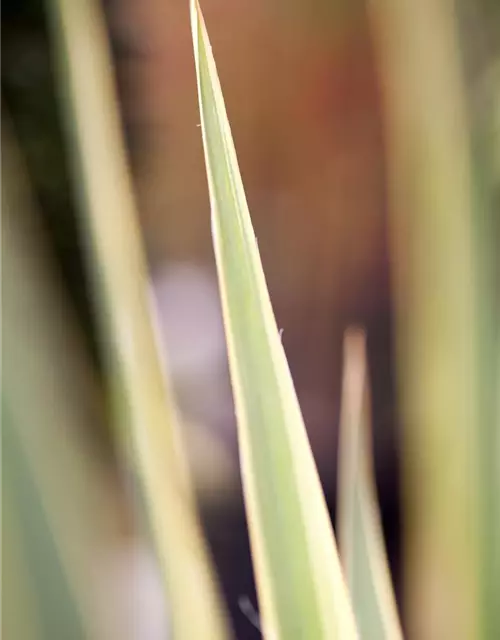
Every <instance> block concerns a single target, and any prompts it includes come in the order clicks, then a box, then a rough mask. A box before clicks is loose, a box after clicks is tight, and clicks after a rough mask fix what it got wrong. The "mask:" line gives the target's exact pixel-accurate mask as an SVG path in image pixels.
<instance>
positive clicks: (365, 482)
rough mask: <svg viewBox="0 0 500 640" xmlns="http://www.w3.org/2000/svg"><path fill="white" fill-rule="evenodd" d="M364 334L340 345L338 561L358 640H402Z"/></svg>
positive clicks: (356, 334)
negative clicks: (375, 461)
mask: <svg viewBox="0 0 500 640" xmlns="http://www.w3.org/2000/svg"><path fill="white" fill-rule="evenodd" d="M368 411H369V397H368V380H367V367H366V346H365V336H364V333H362V332H361V331H358V330H354V329H351V330H349V331H348V332H346V336H345V340H344V381H343V391H342V416H341V422H340V433H339V454H338V455H339V482H338V487H339V494H338V501H337V505H338V507H337V514H338V515H337V522H338V532H339V534H338V535H339V546H340V557H341V560H342V564H343V566H344V573H345V576H346V581H347V584H348V587H349V591H350V593H351V598H352V602H353V608H354V614H355V616H356V622H357V625H358V630H359V634H360V637H361V638H367V639H369V640H377V639H380V640H382V639H387V638H391V639H394V640H397V639H401V638H402V633H401V628H400V624H399V620H398V614H397V609H396V603H395V599H394V593H393V589H392V583H391V576H390V569H389V564H388V560H387V556H386V551H385V545H384V536H383V531H382V525H381V521H380V513H379V510H378V504H377V497H376V487H375V480H374V477H373V468H372V462H371V461H372V458H371V456H372V448H371V432H370V421H369V415H368Z"/></svg>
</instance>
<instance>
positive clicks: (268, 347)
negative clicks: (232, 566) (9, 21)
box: [191, 2, 356, 638]
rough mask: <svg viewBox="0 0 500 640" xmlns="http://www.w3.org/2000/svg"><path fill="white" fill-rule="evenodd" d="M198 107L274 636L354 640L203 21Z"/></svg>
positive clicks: (197, 19)
mask: <svg viewBox="0 0 500 640" xmlns="http://www.w3.org/2000/svg"><path fill="white" fill-rule="evenodd" d="M191 22H192V29H193V43H194V50H195V62H196V70H197V80H198V90H199V98H200V113H201V124H202V133H203V140H204V149H205V159H206V165H207V174H208V183H209V192H210V201H211V209H212V218H211V221H212V234H213V239H214V248H215V255H216V262H217V269H218V275H219V284H220V289H221V296H222V306H223V315H224V323H225V328H226V336H227V343H228V350H229V363H230V370H231V380H232V385H233V391H234V396H235V404H236V411H237V417H238V429H239V442H240V453H241V465H242V474H243V483H244V491H245V501H246V508H247V513H248V516H249V526H250V536H251V542H252V552H253V557H254V562H255V564H256V573H257V584H258V591H259V601H260V605H261V616H262V619H263V628H264V632H265V636H266V638H292V637H303V638H306V637H307V638H337V637H342V638H353V637H356V631H355V625H354V619H353V616H352V612H351V609H350V605H349V602H348V597H347V592H346V590H345V585H344V583H343V579H342V576H341V571H340V565H339V561H338V556H337V551H336V547H335V540H334V537H333V532H332V528H331V523H330V519H329V515H328V512H327V509H326V504H325V501H324V497H323V493H322V490H321V485H320V481H319V478H318V475H317V471H316V468H315V465H314V460H313V456H312V452H311V449H310V445H309V442H308V439H307V434H306V431H305V427H304V423H303V420H302V416H301V413H300V408H299V405H298V401H297V397H296V394H295V390H294V387H293V383H292V379H291V376H290V372H289V369H288V365H287V362H286V358H285V354H284V351H283V347H282V344H281V340H280V337H279V333H278V329H277V326H276V322H275V319H274V315H273V312H272V307H271V302H270V299H269V294H268V291H267V287H266V283H265V278H264V274H263V271H262V265H261V262H260V257H259V252H258V248H257V242H256V239H255V235H254V232H253V228H252V224H251V220H250V214H249V211H248V207H247V203H246V199H245V195H244V190H243V185H242V181H241V177H240V174H239V170H238V163H237V159H236V152H235V149H234V145H233V141H232V137H231V132H230V128H229V123H228V120H227V115H226V111H225V106H224V102H223V97H222V92H221V88H220V84H219V80H218V77H217V72H216V68H215V62H214V60H213V57H212V53H211V47H210V44H209V41H208V36H207V33H206V29H205V25H204V22H203V18H202V16H201V13H200V10H199V7H198V5H197V4H196V3H195V2H192V3H191Z"/></svg>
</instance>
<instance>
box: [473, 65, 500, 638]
mask: <svg viewBox="0 0 500 640" xmlns="http://www.w3.org/2000/svg"><path fill="white" fill-rule="evenodd" d="M498 87H500V66H497V68H496V69H495V68H493V69H491V70H490V72H489V73H486V74H484V76H483V77H482V82H481V92H479V91H477V89H476V92H477V93H476V94H475V95H474V96H472V97H473V98H475V102H476V109H475V110H474V111H473V117H472V149H473V155H472V159H473V178H474V180H473V186H474V196H475V215H474V221H473V222H474V224H473V234H474V235H473V240H474V249H475V266H476V271H477V275H476V282H475V286H476V295H477V299H478V313H477V328H476V340H477V349H478V354H477V362H478V399H479V416H480V418H479V425H480V428H479V429H478V440H479V455H480V461H481V464H480V469H479V474H480V475H479V480H480V496H479V499H480V505H481V555H482V563H481V568H482V572H481V573H482V576H481V586H482V598H483V618H484V620H483V624H484V637H485V638H497V637H500V610H499V608H498V601H499V598H500V543H499V541H500V500H499V495H500V448H499V447H500V414H498V406H497V403H498V396H499V394H500V386H499V384H500V379H499V378H498V373H497V362H496V358H495V355H494V354H495V353H498V351H499V348H500V259H499V256H500V215H499V214H500V189H499V187H500V181H499V176H498V175H495V171H497V170H498V168H497V166H495V165H496V163H497V162H498V156H497V157H495V156H496V155H497V154H498V153H499V151H500V144H499V141H500V138H499V137H498V136H499V134H500V126H499V125H500V120H498V122H497V123H495V117H497V118H498V117H499V116H500V109H499V108H500V102H499V101H498V96H497V95H495V93H496V92H498ZM478 98H479V99H478ZM495 109H497V110H498V113H495ZM495 125H496V127H499V128H498V130H497V131H495Z"/></svg>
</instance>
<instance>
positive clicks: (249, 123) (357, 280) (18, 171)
mask: <svg viewBox="0 0 500 640" xmlns="http://www.w3.org/2000/svg"><path fill="white" fill-rule="evenodd" d="M450 5H451V3H450ZM455 5H456V11H457V16H456V17H457V23H458V24H459V25H460V29H461V38H462V39H461V42H463V47H462V50H461V54H462V59H463V62H464V78H465V80H464V82H465V91H466V95H467V105H468V107H469V109H470V113H471V114H472V116H471V121H473V122H475V121H476V120H478V121H479V122H483V120H482V118H483V114H484V113H485V111H484V110H485V109H490V107H489V104H490V103H489V102H488V100H489V99H490V98H489V96H490V88H489V87H490V85H489V84H488V81H487V80H488V79H489V78H490V79H491V87H493V86H496V91H497V92H498V86H499V85H498V78H499V75H498V64H499V62H500V57H499V55H500V38H499V33H500V29H499V23H500V14H499V6H498V3H496V2H495V1H494V0H480V1H475V2H474V1H472V0H460V1H459V2H456V3H455ZM102 8H103V10H104V14H105V18H106V23H107V28H108V31H109V38H110V42H111V47H112V52H113V60H114V69H115V72H116V86H117V90H118V95H119V99H120V109H121V114H122V124H123V131H124V135H125V138H126V143H127V147H128V151H129V158H130V163H131V166H132V171H133V177H134V182H135V187H136V197H137V202H138V210H139V215H140V226H141V230H142V234H143V238H144V244H145V249H146V253H147V258H148V264H149V274H150V276H149V277H150V286H151V292H152V294H153V298H154V300H155V302H156V305H157V307H156V308H157V310H158V318H159V328H160V336H161V342H162V345H163V348H164V349H165V353H166V354H167V356H166V357H167V358H168V366H169V370H170V373H171V376H172V380H173V383H174V387H175V392H176V397H177V399H178V402H179V405H180V409H181V412H182V415H183V418H184V420H183V428H184V430H185V432H186V433H185V437H186V441H187V443H188V454H189V458H190V464H191V469H192V472H193V475H194V478H195V485H196V492H197V496H198V500H199V505H200V509H201V513H202V520H203V526H204V529H205V531H206V534H207V536H208V541H209V545H210V549H211V551H212V554H213V557H214V561H215V565H216V567H217V570H218V574H219V577H220V580H221V584H222V587H223V591H224V595H225V598H226V600H227V603H228V608H229V610H230V613H231V617H232V621H233V625H234V629H235V634H236V637H237V638H238V639H240V638H241V639H247V638H248V639H251V638H254V637H260V633H259V631H258V630H257V629H256V628H255V627H254V626H253V625H252V623H251V621H250V620H249V618H248V615H246V614H245V612H244V611H243V610H242V607H241V600H242V598H247V599H249V600H250V602H251V603H253V605H254V606H255V607H256V606H257V603H256V595H255V587H254V583H253V575H252V566H251V558H250V550H249V543H248V537H247V530H246V523H245V514H244V507H243V502H242V495H241V485H240V478H239V469H238V453H237V435H236V424H235V417H234V409H233V404H232V396H231V389H230V382H229V372H228V367H227V361H226V352H225V341H224V333H223V326H222V318H221V311H220V303H219V296H218V288H217V280H216V273H215V263H214V256H213V249H212V242H211V235H210V215H209V214H210V212H209V202H208V194H207V184H206V176H205V168H204V162H203V152H202V144H201V135H200V129H199V113H198V103H197V98H196V85H195V74H194V62H193V54H192V40H191V32H190V25H189V11H188V2H185V1H182V2H181V1H179V0H147V1H144V0H104V1H103V3H102ZM202 8H203V11H204V14H205V17H206V21H207V27H208V30H209V34H210V38H211V42H212V45H213V50H214V55H215V58H216V62H217V66H218V71H219V75H220V78H221V83H222V87H223V91H224V97H225V100H226V105H227V109H228V114H229V118H230V121H231V127H232V132H233V136H234V140H235V145H236V149H237V153H238V159H239V163H240V169H241V172H242V177H243V182H244V185H245V189H246V194H247V199H248V202H249V208H250V211H251V214H252V220H253V224H254V227H255V231H256V235H257V238H258V242H259V249H260V252H261V257H262V261H263V266H264V270H265V273H266V278H267V283H268V286H269V289H270V294H271V300H272V303H273V307H274V311H275V314H276V317H277V322H278V325H279V327H280V328H281V329H282V331H283V336H282V337H283V343H284V347H285V351H286V354H287V357H288V360H289V364H290V368H291V371H292V376H293V379H294V382H295V386H296V390H297V393H298V397H299V401H300V404H301V407H302V411H303V414H304V418H305V422H306V426H307V429H308V433H309V437H310V440H311V444H312V448H313V451H314V454H315V458H316V461H317V464H318V467H319V471H320V476H321V480H322V482H323V486H324V490H325V494H326V497H327V501H328V505H329V508H330V510H331V513H332V517H333V515H334V513H335V492H336V471H337V464H336V448H337V430H338V422H339V411H340V387H341V373H342V362H341V359H342V340H343V334H344V331H345V329H346V327H347V326H349V325H351V324H360V325H363V326H364V327H365V328H366V332H367V340H368V343H367V344H368V358H369V370H370V381H371V396H372V417H373V430H374V454H375V469H376V479H377V487H378V494H379V500H380V507H381V513H382V520H383V526H384V532H385V536H386V543H387V547H388V555H389V560H390V565H391V570H392V574H393V580H394V584H395V590H396V596H397V599H398V604H399V606H400V613H401V615H402V616H403V624H405V611H404V607H403V577H404V576H403V562H402V539H403V527H402V515H401V514H402V506H401V502H402V498H401V496H402V489H401V487H402V480H401V407H400V402H399V401H398V397H399V396H398V395H397V388H396V375H397V370H396V354H395V346H396V338H395V333H394V331H395V329H394V323H395V320H394V318H395V300H394V295H393V292H394V286H393V285H394V282H393V280H394V273H395V272H396V271H397V270H398V262H397V259H396V254H395V253H394V252H393V251H392V250H391V244H390V230H389V225H390V214H389V199H388V188H387V184H388V169H387V150H386V143H385V140H386V137H385V130H384V127H385V122H386V120H385V118H384V114H383V97H382V85H383V83H384V77H383V75H381V70H380V65H379V61H378V57H377V54H376V50H375V49H376V42H375V41H374V38H373V32H372V28H371V25H370V20H369V12H368V8H367V6H366V3H365V2H364V1H363V0H354V1H352V0H351V2H347V1H345V0H292V1H291V2H288V3H285V2H283V1H282V0H254V1H253V2H249V1H248V0H239V1H238V2H234V1H233V2H229V1H227V0H205V2H203V6H202ZM46 14H47V11H46V7H45V5H44V3H43V2H42V1H41V0H4V2H3V3H2V27H1V28H2V131H3V133H2V146H3V150H2V151H3V153H2V181H3V182H4V184H5V185H6V186H3V188H2V190H3V191H4V190H6V189H7V188H10V192H11V200H12V201H14V202H16V203H18V201H22V202H21V204H23V202H24V198H26V197H27V196H26V192H29V193H31V196H30V197H29V201H30V204H29V207H32V208H33V210H34V211H35V214H34V215H33V216H32V218H30V219H28V216H25V217H23V216H22V215H21V214H19V215H18V209H19V207H17V208H16V211H15V214H14V212H13V214H12V216H11V217H12V220H13V222H12V225H11V227H12V233H14V232H15V233H17V236H16V237H17V238H18V240H17V241H15V240H14V239H12V244H11V245H10V246H11V247H13V246H18V247H19V251H20V253H19V255H21V256H22V255H26V254H27V253H29V254H30V256H31V257H30V259H32V260H33V265H32V272H31V273H35V274H37V277H39V278H41V277H42V266H40V265H42V264H43V265H47V266H46V269H47V273H49V274H50V276H47V277H48V278H49V279H50V281H51V283H52V282H53V283H54V285H53V288H54V291H57V292H56V293H54V294H53V297H51V296H52V293H50V294H49V293H47V294H46V296H45V297H44V296H43V295H42V291H44V289H43V288H42V285H41V284H40V285H39V286H38V287H37V286H34V294H33V295H34V296H35V297H36V296H38V298H37V299H38V300H39V303H38V304H39V305H41V306H42V307H44V306H46V307H47V313H46V318H47V322H48V323H52V325H51V326H52V331H53V332H55V333H56V334H59V337H60V335H61V334H62V333H64V335H66V332H68V334H69V333H71V338H69V337H68V338H67V340H74V341H75V343H77V344H78V348H77V349H76V348H75V349H76V350H77V351H78V354H79V360H78V365H75V367H76V366H77V368H78V370H79V372H81V371H83V372H84V373H79V374H78V376H75V380H74V381H73V382H72V383H71V382H70V384H72V385H73V387H72V391H71V393H72V394H74V401H75V403H76V405H77V406H79V407H80V411H79V417H78V420H77V421H76V423H77V424H75V429H77V430H78V434H79V435H78V438H80V439H81V445H80V446H81V448H80V449H78V450H77V449H75V451H74V452H73V453H74V455H75V456H76V458H78V459H79V458H80V457H81V456H87V457H88V458H89V459H91V460H92V465H93V466H94V467H96V468H95V469H94V471H93V473H94V474H95V475H96V477H97V476H98V477H99V478H100V479H101V480H100V484H99V487H100V488H96V491H95V493H96V496H95V500H96V504H98V506H95V507H94V506H91V505H88V508H89V509H90V513H93V514H94V516H95V518H96V522H97V519H98V518H100V520H99V522H98V525H99V526H101V525H102V526H101V529H102V531H104V532H105V535H103V536H100V537H99V538H98V539H97V537H96V540H97V542H96V545H95V547H94V548H93V553H92V554H91V556H92V557H89V559H88V563H89V567H91V569H89V570H90V574H91V577H90V578H89V580H92V581H95V582H92V584H95V585H96V586H95V593H94V595H96V594H105V595H102V597H101V595H99V596H98V597H96V599H97V600H101V605H102V604H103V602H102V601H103V599H105V600H107V605H106V607H105V609H106V611H104V610H103V611H102V629H104V631H103V630H102V629H101V631H100V632H99V633H100V634H101V636H100V637H113V638H139V637H140V638H151V640H157V639H158V640H159V639H160V638H166V637H168V611H167V610H166V608H165V605H164V598H163V595H162V591H161V582H160V578H159V575H158V569H157V567H156V564H155V560H154V555H153V553H152V551H151V550H150V547H149V545H148V540H147V536H145V535H144V533H143V529H144V527H143V524H142V521H141V515H140V509H138V505H137V500H136V495H135V482H134V479H133V477H132V475H133V474H131V472H130V469H129V468H128V467H127V465H126V464H125V463H124V461H123V459H122V458H121V457H120V455H119V454H118V452H117V450H116V447H115V440H114V438H113V426H112V425H111V424H110V421H109V418H108V417H107V416H108V402H109V400H108V398H107V392H106V381H105V379H104V374H103V369H102V361H101V360H102V359H101V356H100V348H99V339H98V337H97V332H96V323H95V317H94V316H95V314H94V311H93V299H92V291H91V287H90V285H89V280H88V278H87V275H86V266H85V247H84V246H83V244H82V240H81V234H80V232H79V228H78V220H77V213H76V203H77V198H78V195H77V194H75V192H74V189H73V187H72V184H71V182H70V178H69V175H70V161H69V158H68V152H67V147H66V145H65V142H64V134H63V127H62V123H61V109H60V105H59V101H60V99H61V90H60V87H58V86H57V79H56V75H55V60H54V52H53V48H52V46H51V44H50V39H49V33H48V29H47V15H46ZM495 69H496V71H495ZM492 70H493V71H492ZM495 83H496V84H495ZM491 91H493V90H491ZM488 113H489V111H488ZM484 117H486V116H484ZM471 127H472V125H471ZM4 132H5V133H4ZM14 140H15V143H14V142H13V141H14ZM9 145H10V146H9ZM11 149H14V150H13V151H11ZM10 158H15V161H13V162H12V163H11V161H10ZM7 161H9V166H8V167H7V166H5V169H4V165H6V163H7ZM497 162H498V159H497ZM11 165H12V166H11ZM4 170H5V174H4ZM20 175H21V176H23V177H22V180H24V181H25V183H26V185H27V184H28V183H29V185H30V186H29V187H23V186H22V185H23V184H24V183H23V182H19V180H21V178H19V176H20ZM5 176H7V178H6V177H5ZM9 176H10V181H8V180H9ZM496 177H497V179H498V178H499V177H500V166H499V165H498V164H497V173H496ZM7 181H8V182H7ZM498 184H499V183H498V182H496V189H497V190H496V192H495V198H496V200H494V202H495V203H496V209H495V211H496V214H498V211H499V210H498V203H499V200H498ZM11 185H14V186H11ZM15 185H17V187H16V186H15ZM19 185H21V186H19ZM16 189H17V190H16ZM19 193H21V195H19ZM6 197H7V196H6ZM9 202H11V201H9ZM23 206H24V205H23ZM2 208H3V209H4V211H5V210H6V205H5V203H3V207H2ZM11 208H13V207H11ZM5 215H6V214H5ZM3 217H4V215H3ZM496 219H497V220H498V215H496ZM2 225H3V226H4V222H2ZM496 228H497V229H498V226H497V227H496ZM116 233H117V234H119V233H120V229H117V230H116ZM7 240H9V242H10V235H8V234H7V239H6V240H5V242H7ZM3 242H4V241H3ZM15 242H18V244H17V245H15ZM496 247H497V248H498V240H497V242H496ZM13 252H14V251H13V249H12V253H13ZM2 253H3V259H4V260H6V257H5V256H6V255H7V253H6V251H5V250H4V249H3V250H2ZM39 255H40V256H41V255H43V256H44V257H43V261H41V262H39V261H38V260H39ZM40 260H42V259H41V258H40ZM20 268H21V267H20ZM43 268H44V269H45V266H44V267H43ZM5 270H6V271H7V276H6V278H8V277H9V275H12V277H14V275H15V274H17V278H18V280H16V281H15V282H12V281H11V282H10V283H6V284H4V287H5V288H6V289H8V291H12V296H13V298H12V300H14V299H16V300H17V298H18V297H19V291H20V290H23V289H24V288H25V287H27V285H25V280H24V279H23V280H19V278H22V277H23V276H22V273H23V272H22V271H20V270H19V271H15V272H14V271H9V268H8V267H7V266H6V267H5V268H4V271H5ZM26 277H28V276H26ZM3 279H4V277H3ZM50 286H51V287H52V284H51V285H50ZM51 291H52V289H51ZM5 295H7V294H5ZM16 296H17V297H16ZM34 299H35V298H34ZM51 301H53V302H51ZM6 304H7V303H6ZM26 304H27V303H26ZM33 304H35V302H34V303H33ZM19 305H20V306H19V310H18V312H19V313H20V314H21V315H22V317H23V318H24V319H25V320H26V316H25V315H23V311H22V309H23V307H22V303H21V302H20V303H19ZM14 306H15V305H14V303H13V306H12V308H14ZM40 308H41V307H39V306H34V307H32V309H33V311H32V314H33V315H32V316H31V324H30V325H29V326H28V325H27V327H26V331H27V333H26V335H27V336H29V337H30V340H31V342H30V343H29V344H30V348H31V360H29V358H28V360H27V361H26V362H27V363H28V364H27V366H29V367H31V368H30V371H31V372H33V370H34V368H36V366H42V365H41V364H40V362H39V360H40V359H41V357H42V356H41V355H40V354H42V353H43V350H44V347H42V346H41V345H40V342H41V341H43V335H44V334H43V331H42V329H41V323H42V322H43V318H44V317H45V316H43V314H42V312H41V311H39V309H40ZM16 309H17V307H16ZM27 309H28V307H27V306H25V307H24V314H26V310H27ZM28 315H29V314H28ZM16 317H18V316H15V315H14V312H13V315H12V318H13V320H12V325H10V326H16V327H19V325H18V324H17V323H16V320H15V318H16ZM6 326H7V327H8V326H9V325H8V324H7V323H6ZM70 326H71V329H70V328H69V327H70ZM6 331H7V329H5V330H4V333H3V336H4V338H3V340H4V349H6V350H7V352H8V353H10V352H9V351H8V344H9V341H11V340H21V342H22V341H23V340H24V338H20V337H19V336H18V337H15V336H14V334H13V333H12V334H7V333H6ZM49 332H50V331H49ZM56 337H57V336H56ZM23 344H24V345H25V346H26V344H27V343H24V342H23ZM71 344H73V342H71ZM75 352H76V351H75ZM33 354H35V355H33ZM12 357H14V356H12ZM27 357H28V356H27ZM57 357H58V358H59V359H61V360H62V361H61V364H60V365H59V364H57V365H56V364H55V361H54V360H52V359H51V358H50V356H49V360H51V366H53V367H56V368H57V369H58V373H57V374H56V373H55V374H54V375H55V376H56V377H57V375H61V371H66V368H67V369H68V370H73V369H74V367H73V364H72V363H71V362H69V356H67V357H65V352H64V349H63V350H62V352H61V351H60V350H59V353H58V356H57ZM35 361H36V362H35ZM4 362H5V368H7V367H9V366H10V363H9V362H6V361H5V358H4ZM30 363H31V364H30ZM37 363H38V364H37ZM82 363H84V364H83V365H82ZM41 376H42V377H43V374H41ZM72 376H73V374H72V373H66V374H65V375H64V378H63V381H64V382H65V383H68V379H69V378H71V377H72ZM17 380H18V381H20V384H21V383H22V382H23V381H25V384H26V385H28V383H29V382H30V380H32V378H30V376H29V375H28V374H25V373H24V370H23V369H20V371H19V372H18V378H17ZM48 384H49V386H50V383H48ZM52 384H59V383H58V382H57V381H56V378H54V381H53V383H52ZM51 389H52V391H53V390H54V389H53V387H51ZM47 393H48V394H49V395H48V396H46V398H50V397H51V396H50V393H51V391H50V389H49V391H47ZM47 402H49V401H48V400H47ZM49 404H50V403H49ZM7 415H8V414H5V415H4V420H3V421H4V423H5V422H6V419H8V418H6V417H5V416H7ZM20 416H21V417H19V420H21V419H25V420H27V421H28V422H29V420H30V415H29V412H28V411H27V410H26V413H25V414H22V415H21V414H20ZM23 416H24V418H23ZM31 419H36V416H31ZM54 420H60V421H62V422H64V420H63V417H61V416H58V415H56V414H54V415H52V414H51V415H50V416H49V417H48V418H47V422H48V423H50V424H53V423H54ZM72 427H73V425H71V428H72ZM67 428H70V425H68V424H61V425H60V428H59V430H57V429H56V430H55V431H54V432H53V438H54V439H56V440H57V441H58V442H59V440H60V439H62V440H64V438H65V429H67ZM48 433H49V432H48ZM50 433H52V432H50ZM7 440H8V438H7V435H6V436H4V452H6V451H7V449H8V442H7ZM9 442H10V441H9ZM13 447H14V445H13ZM14 448H15V447H14ZM49 448H50V447H49ZM11 455H12V459H14V453H12V454H11V453H10V449H9V456H11ZM82 464H83V463H82ZM5 466H8V465H6V464H5V463H3V464H2V468H4V467H5ZM82 468H83V467H82ZM53 471H54V473H55V474H56V476H55V477H59V479H60V482H64V478H63V477H62V473H63V470H62V469H61V470H60V473H59V474H58V473H57V472H56V471H57V470H56V469H53ZM3 473H4V472H3ZM5 473H7V471H5ZM82 473H83V475H84V476H85V473H84V472H83V471H82ZM13 477H14V476H13ZM56 483H57V482H56ZM84 484H85V483H84ZM102 487H106V493H105V494H103V493H102ZM98 525H97V524H96V526H98ZM20 526H24V527H26V526H29V524H28V521H27V520H22V519H21V525H20ZM4 590H5V582H4ZM54 597H56V596H54ZM6 637H7V636H6ZM58 637H63V635H59V636H58Z"/></svg>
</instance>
